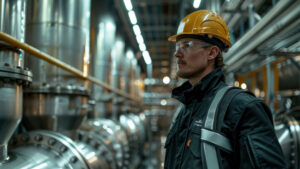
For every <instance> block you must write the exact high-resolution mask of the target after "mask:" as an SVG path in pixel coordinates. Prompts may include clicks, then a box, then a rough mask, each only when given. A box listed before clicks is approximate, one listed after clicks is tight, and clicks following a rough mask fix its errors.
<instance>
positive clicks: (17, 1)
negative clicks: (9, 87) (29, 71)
mask: <svg viewBox="0 0 300 169" xmlns="http://www.w3.org/2000/svg"><path fill="white" fill-rule="evenodd" d="M0 31H1V32H5V33H7V34H9V35H11V36H13V37H15V38H16V39H18V40H20V41H21V42H24V35H25V0H1V1H0ZM22 57H23V52H22V51H21V50H18V49H15V48H13V47H11V45H9V44H7V43H5V42H2V41H1V40H0V67H1V66H11V67H16V66H19V67H23V65H24V62H23V58H22Z"/></svg>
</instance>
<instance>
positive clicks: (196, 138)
mask: <svg viewBox="0 0 300 169" xmlns="http://www.w3.org/2000/svg"><path fill="white" fill-rule="evenodd" d="M169 41H174V42H176V51H175V54H174V56H175V57H176V58H177V64H178V71H177V75H178V76H179V77H181V78H185V79H188V81H187V82H185V83H184V84H182V85H181V86H180V87H177V88H175V89H174V90H173V91H172V97H174V98H176V99H178V100H179V101H180V102H181V103H182V104H183V108H182V110H181V111H180V113H179V114H178V116H177V118H176V121H175V122H174V124H173V126H172V128H171V130H170V132H169V134H168V136H167V140H166V144H165V148H166V158H165V163H164V165H165V169H202V168H203V169H219V168H220V169H221V168H222V169H234V168H239V169H248V168H251V169H252V168H253V169H254V168H255V169H256V168H259V169H268V168H270V169H283V168H286V167H285V162H284V157H283V153H282V150H281V147H280V145H279V143H278V140H277V137H276V135H275V132H274V128H273V123H272V116H271V112H270V110H269V108H268V107H267V105H266V104H265V103H264V102H263V101H262V100H260V99H257V98H255V96H253V95H252V94H251V93H249V92H246V91H242V90H241V89H231V90H228V91H227V94H226V92H225V95H223V96H222V94H220V93H222V92H219V91H221V90H223V92H224V91H226V90H227V87H226V86H227V85H226V84H225V82H224V75H223V73H222V70H221V68H222V67H223V58H222V51H227V49H228V48H230V47H231V43H230V39H229V33H228V30H227V26H226V24H225V22H224V21H223V20H222V18H221V17H220V16H218V15H217V14H216V13H214V12H212V11H208V10H200V11H196V12H193V13H191V14H190V15H188V16H186V17H185V18H184V19H183V20H182V21H181V23H180V25H179V27H178V31H177V34H176V35H174V36H171V37H170V38H169ZM225 89H226V90H225ZM233 93H235V95H233ZM215 95H217V96H216V97H215ZM231 96H232V97H231ZM221 97H224V98H223V99H221ZM229 98H230V99H229ZM218 99H219V106H211V105H212V102H213V100H218ZM228 100H229V101H228ZM226 101H227V102H228V103H227V106H226V104H225V102H226ZM214 104H215V103H214ZM211 107H212V108H211ZM209 110H210V111H209ZM211 110H215V111H211ZM208 111H209V112H210V114H211V112H216V113H215V116H211V115H208ZM222 111H223V112H224V114H223V116H222V114H221V113H220V112H222ZM218 113H220V114H218ZM214 117H218V120H216V119H214ZM208 118H211V119H210V120H214V121H213V122H215V124H214V123H212V122H209V120H207V119H208ZM207 124H208V125H207ZM210 124H213V125H210ZM206 126H211V128H207V127H206Z"/></svg>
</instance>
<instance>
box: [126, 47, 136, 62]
mask: <svg viewBox="0 0 300 169" xmlns="http://www.w3.org/2000/svg"><path fill="white" fill-rule="evenodd" d="M126 56H127V58H128V59H129V60H131V59H132V58H133V57H134V54H133V51H132V50H130V49H129V50H127V52H126Z"/></svg>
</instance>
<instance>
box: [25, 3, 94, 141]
mask: <svg viewBox="0 0 300 169" xmlns="http://www.w3.org/2000/svg"><path fill="white" fill-rule="evenodd" d="M90 5H91V4H90V1H89V0H76V1H75V0H64V1H53V0H43V1H39V0H28V1H27V19H26V42H27V43H29V44H30V45H32V46H34V47H36V48H38V49H39V50H41V51H42V52H45V53H48V54H50V55H51V56H53V57H55V58H57V59H59V60H61V61H63V62H65V63H67V64H69V65H71V66H72V67H75V68H77V69H79V70H81V71H83V67H84V58H85V59H87V56H88V55H89V47H90V46H89V44H90V42H89V41H90V36H89V31H90ZM25 64H26V65H28V66H29V67H30V69H31V70H32V71H33V74H34V82H33V85H32V86H31V88H30V89H27V90H26V91H25V94H24V124H25V126H26V128H27V129H28V130H35V129H46V130H52V131H58V132H61V133H64V134H66V135H68V136H70V137H71V138H74V137H75V135H74V132H73V133H72V131H74V130H76V129H77V127H78V126H79V125H80V123H81V121H82V119H83V117H84V116H85V115H86V113H87V111H86V108H87V96H88V91H87V89H86V87H84V83H83V81H82V80H81V79H79V78H77V77H76V76H75V75H73V74H71V73H69V72H66V71H64V70H62V69H60V68H58V67H57V66H54V65H53V64H50V63H47V62H46V61H44V60H41V59H38V58H35V57H33V56H28V57H26V62H25Z"/></svg>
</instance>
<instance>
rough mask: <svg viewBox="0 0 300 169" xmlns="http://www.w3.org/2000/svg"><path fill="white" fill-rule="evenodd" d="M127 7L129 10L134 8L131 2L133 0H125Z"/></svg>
mask: <svg viewBox="0 0 300 169" xmlns="http://www.w3.org/2000/svg"><path fill="white" fill-rule="evenodd" d="M123 1H124V4H125V7H126V9H127V10H128V11H130V10H132V4H131V0H123Z"/></svg>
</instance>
